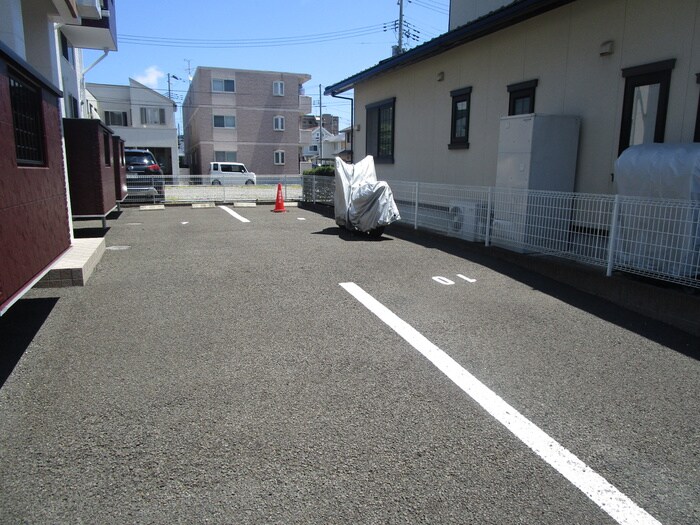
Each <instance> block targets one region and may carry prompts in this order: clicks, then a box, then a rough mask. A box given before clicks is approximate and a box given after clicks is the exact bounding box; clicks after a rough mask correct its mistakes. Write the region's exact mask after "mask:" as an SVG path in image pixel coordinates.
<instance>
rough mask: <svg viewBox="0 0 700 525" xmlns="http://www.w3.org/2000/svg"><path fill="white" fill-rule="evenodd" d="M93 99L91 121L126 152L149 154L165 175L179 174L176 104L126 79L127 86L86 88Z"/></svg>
mask: <svg viewBox="0 0 700 525" xmlns="http://www.w3.org/2000/svg"><path fill="white" fill-rule="evenodd" d="M87 90H88V91H89V93H90V94H91V95H92V97H93V98H94V112H93V114H92V115H90V116H91V117H93V118H95V117H96V118H100V119H101V120H102V121H103V122H104V123H105V124H106V125H107V126H109V127H110V128H111V129H112V130H113V131H114V133H115V134H116V135H119V136H120V137H121V138H122V139H123V140H124V143H125V146H126V147H127V148H130V147H131V148H145V149H149V150H151V152H152V153H153V154H154V155H155V157H156V159H157V160H158V163H159V164H160V165H161V167H162V169H163V173H165V174H166V175H170V174H172V175H178V174H179V167H178V166H179V161H178V142H177V126H176V123H175V111H177V106H176V104H175V103H174V102H173V101H172V100H170V99H169V98H168V97H166V96H164V95H161V94H160V93H158V92H156V91H154V90H153V89H151V88H149V87H147V86H144V85H143V84H141V83H140V82H137V81H136V80H134V79H131V78H130V79H129V85H128V86H120V85H112V84H93V83H88V84H87Z"/></svg>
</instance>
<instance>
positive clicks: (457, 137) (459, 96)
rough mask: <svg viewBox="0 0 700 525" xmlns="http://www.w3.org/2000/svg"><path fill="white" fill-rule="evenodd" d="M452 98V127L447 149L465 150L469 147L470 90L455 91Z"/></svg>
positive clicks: (452, 92)
mask: <svg viewBox="0 0 700 525" xmlns="http://www.w3.org/2000/svg"><path fill="white" fill-rule="evenodd" d="M450 96H452V125H451V131H450V144H449V145H448V148H449V149H466V148H468V147H469V112H470V106H471V96H472V88H471V87H467V88H462V89H456V90H454V91H451V92H450Z"/></svg>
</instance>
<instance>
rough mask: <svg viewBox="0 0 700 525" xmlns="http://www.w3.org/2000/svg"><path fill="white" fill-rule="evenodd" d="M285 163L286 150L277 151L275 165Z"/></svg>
mask: <svg viewBox="0 0 700 525" xmlns="http://www.w3.org/2000/svg"><path fill="white" fill-rule="evenodd" d="M283 164H284V151H282V150H281V149H280V150H277V151H275V166H282V165H283Z"/></svg>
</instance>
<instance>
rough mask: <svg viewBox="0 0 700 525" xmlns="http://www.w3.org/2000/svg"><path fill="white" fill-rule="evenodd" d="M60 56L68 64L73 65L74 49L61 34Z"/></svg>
mask: <svg viewBox="0 0 700 525" xmlns="http://www.w3.org/2000/svg"><path fill="white" fill-rule="evenodd" d="M61 55H63V58H65V59H66V60H67V61H68V63H69V64H72V65H75V49H73V46H72V45H70V43H69V42H68V39H67V38H66V35H64V34H63V33H61Z"/></svg>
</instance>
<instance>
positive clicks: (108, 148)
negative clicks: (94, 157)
mask: <svg viewBox="0 0 700 525" xmlns="http://www.w3.org/2000/svg"><path fill="white" fill-rule="evenodd" d="M102 142H103V143H104V150H105V151H104V153H105V166H111V165H112V135H110V134H109V133H107V132H106V131H103V132H102Z"/></svg>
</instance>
